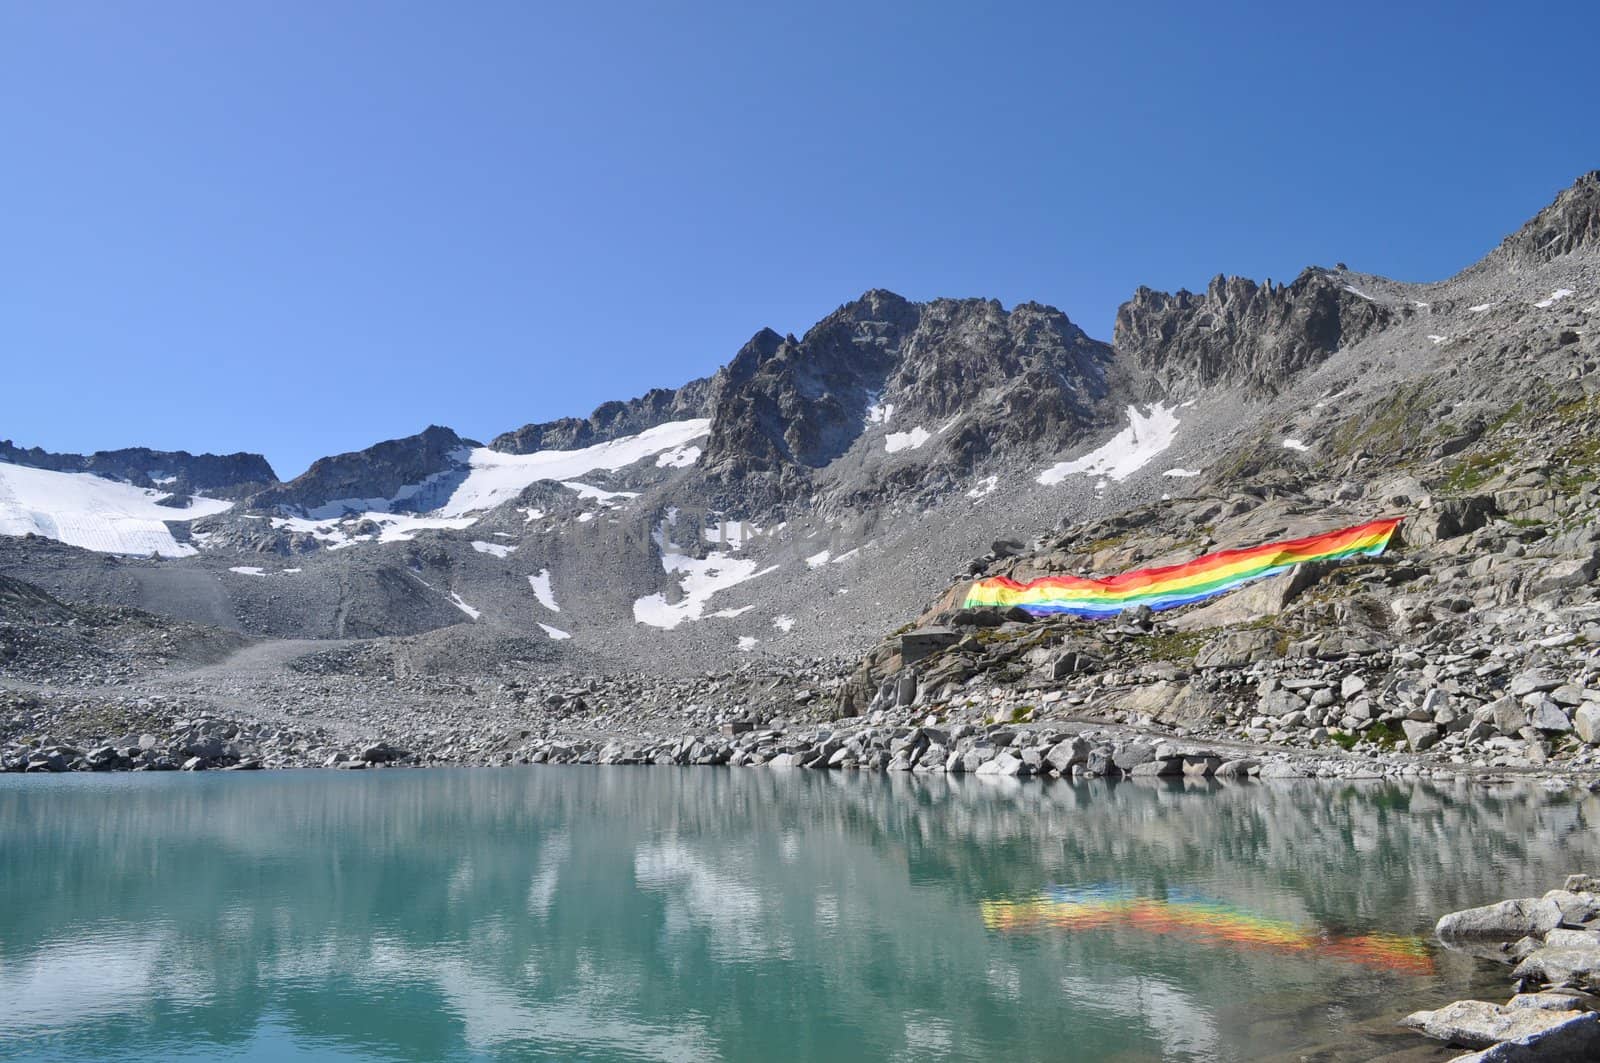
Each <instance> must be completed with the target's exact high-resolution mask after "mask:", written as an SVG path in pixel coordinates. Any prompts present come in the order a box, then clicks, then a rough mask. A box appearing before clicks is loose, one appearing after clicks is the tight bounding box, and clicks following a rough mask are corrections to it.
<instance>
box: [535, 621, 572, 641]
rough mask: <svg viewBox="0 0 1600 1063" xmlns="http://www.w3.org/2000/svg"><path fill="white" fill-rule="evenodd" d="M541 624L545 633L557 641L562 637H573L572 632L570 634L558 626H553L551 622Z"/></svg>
mask: <svg viewBox="0 0 1600 1063" xmlns="http://www.w3.org/2000/svg"><path fill="white" fill-rule="evenodd" d="M539 626H540V627H541V628H543V629H544V633H545V634H546V635H549V636H550V637H551V638H552V639H554V640H556V641H557V642H560V641H561V640H562V639H570V638H571V637H572V635H571V634H569V633H568V632H565V631H562V630H561V629H560V628H558V627H551V626H550V625H549V624H540V625H539Z"/></svg>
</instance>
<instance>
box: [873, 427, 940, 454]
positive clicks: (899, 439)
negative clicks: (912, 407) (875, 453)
mask: <svg viewBox="0 0 1600 1063" xmlns="http://www.w3.org/2000/svg"><path fill="white" fill-rule="evenodd" d="M932 438H933V436H932V435H931V434H930V433H929V432H928V430H927V429H926V428H924V427H922V426H921V425H917V426H916V427H915V428H913V429H911V431H909V432H890V433H889V434H888V435H887V436H885V437H884V438H883V449H885V450H887V451H888V452H889V453H890V454H897V453H899V452H900V451H902V450H916V449H917V448H918V447H920V446H922V444H924V443H926V442H927V441H928V440H930V439H932Z"/></svg>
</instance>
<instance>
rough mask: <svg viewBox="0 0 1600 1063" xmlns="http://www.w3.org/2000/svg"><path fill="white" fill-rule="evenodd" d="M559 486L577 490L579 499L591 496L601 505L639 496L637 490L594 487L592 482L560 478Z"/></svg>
mask: <svg viewBox="0 0 1600 1063" xmlns="http://www.w3.org/2000/svg"><path fill="white" fill-rule="evenodd" d="M561 486H562V487H565V488H567V489H568V490H570V491H576V492H578V497H579V498H581V499H591V498H592V499H594V500H595V501H596V502H599V503H600V504H601V505H607V506H609V505H610V504H611V503H612V502H613V501H615V500H616V499H619V498H638V497H639V492H637V491H607V490H606V489H605V488H603V487H595V486H593V485H592V484H586V483H579V482H578V481H577V480H562V481H561Z"/></svg>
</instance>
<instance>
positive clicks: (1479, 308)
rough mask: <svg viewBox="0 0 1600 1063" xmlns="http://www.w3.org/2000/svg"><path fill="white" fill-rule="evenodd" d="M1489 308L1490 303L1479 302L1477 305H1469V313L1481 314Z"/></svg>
mask: <svg viewBox="0 0 1600 1063" xmlns="http://www.w3.org/2000/svg"><path fill="white" fill-rule="evenodd" d="M1487 309H1489V304H1488V303H1479V304H1478V305H1477V306H1469V307H1467V313H1469V314H1481V313H1483V312H1484V311H1485V310H1487Z"/></svg>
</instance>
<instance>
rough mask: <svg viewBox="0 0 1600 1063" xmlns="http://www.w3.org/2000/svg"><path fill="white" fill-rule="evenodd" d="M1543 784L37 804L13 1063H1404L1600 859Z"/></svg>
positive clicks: (723, 789) (145, 794)
mask: <svg viewBox="0 0 1600 1063" xmlns="http://www.w3.org/2000/svg"><path fill="white" fill-rule="evenodd" d="M1597 822H1600V799H1597V798H1595V797H1591V796H1583V797H1581V798H1579V797H1577V796H1567V797H1552V796H1549V795H1546V794H1544V793H1542V792H1541V791H1539V790H1536V789H1518V790H1510V789H1498V790H1495V789H1482V788H1476V789H1471V788H1466V787H1461V788H1453V787H1443V788H1441V787H1436V786H1430V785H1426V784H1418V785H1414V786H1411V785H1406V786H1401V785H1388V784H1366V785H1360V786H1351V785H1331V784H1316V783H1306V782H1298V783H1287V782H1285V783H1281V784H1270V785H1269V784H1261V785H1250V786H1228V787H1222V786H1217V785H1207V786H1193V785H1191V786H1189V787H1187V788H1186V787H1185V785H1184V784H1182V783H1178V782H1173V783H1170V784H1169V783H1162V784H1158V785H1157V784H1152V785H1143V784H1132V783H1124V784H1121V785H1111V784H1104V783H1098V784H1093V785H1076V786H1074V785H1068V784H1065V783H1055V784H1043V783H1024V784H1018V783H1016V782H1015V781H1014V780H999V779H996V780H989V779H983V780H980V779H961V780H957V781H951V780H946V779H942V778H927V779H924V778H921V777H918V778H912V777H908V776H877V775H870V776H869V775H853V774H843V773H831V774H823V773H815V772H802V771H788V772H776V771H763V770H743V771H728V770H721V769H710V768H698V769H688V770H685V769H674V768H660V769H656V768H529V769H498V770H472V771H454V770H452V771H445V770H440V771H391V772H371V773H364V774H359V775H358V774H348V773H335V772H293V773H270V774H255V775H238V774H233V775H226V776H224V775H217V774H209V775H181V776H180V775H125V776H105V775H101V776H75V777H59V776H58V777H43V778H41V777H34V776H29V777H19V776H5V777H0V1058H5V1059H27V1060H88V1059H95V1060H99V1059H166V1058H194V1059H200V1058H203V1059H212V1058H230V1059H246V1060H268V1059H271V1060H277V1059H348V1060H391V1059H392V1060H433V1059H507V1058H510V1059H515V1058H527V1059H589V1060H645V1059H665V1060H713V1059H725V1060H799V1059H830V1060H849V1059H906V1060H912V1059H918V1060H920V1059H943V1058H950V1059H972V1058H995V1059H999V1058H1004V1059H1008V1060H1028V1059H1052V1060H1060V1059H1069V1060H1072V1059H1084V1060H1089V1059H1093V1060H1128V1061H1131V1060H1160V1059H1165V1060H1211V1059H1224V1060H1235V1059H1284V1060H1288V1059H1300V1058H1313V1059H1318V1060H1343V1059H1368V1058H1372V1057H1374V1056H1376V1055H1380V1054H1382V1053H1384V1052H1392V1051H1401V1050H1407V1051H1410V1052H1412V1053H1413V1054H1409V1055H1407V1056H1406V1058H1407V1059H1431V1058H1441V1059H1442V1058H1447V1057H1448V1056H1449V1055H1450V1053H1449V1052H1447V1051H1440V1052H1438V1053H1437V1055H1434V1054H1431V1053H1432V1050H1431V1049H1429V1048H1427V1047H1426V1046H1425V1044H1424V1043H1423V1042H1422V1041H1421V1040H1420V1039H1419V1038H1416V1037H1415V1036H1414V1035H1410V1034H1404V1033H1399V1032H1397V1031H1395V1030H1394V1029H1393V1026H1392V1024H1393V1020H1394V1019H1395V1018H1396V1017H1397V1016H1398V1015H1400V1014H1403V1013H1404V1012H1405V1011H1407V1010H1410V1009H1411V1008H1414V1007H1424V1006H1434V1005H1436V1004H1438V1003H1441V1002H1443V1001H1445V1000H1448V999H1454V997H1455V996H1458V995H1460V994H1462V993H1464V992H1469V991H1473V990H1477V991H1480V992H1488V993H1491V994H1502V993H1504V992H1505V987H1506V978H1505V974H1504V972H1503V971H1502V970H1501V969H1497V968H1495V967H1493V966H1491V965H1486V964H1484V963H1483V962H1482V961H1474V960H1471V959H1469V958H1467V957H1464V956H1459V955H1455V954H1440V953H1438V952H1437V951H1435V950H1434V949H1433V948H1431V947H1430V946H1429V945H1428V944H1427V943H1426V941H1425V940H1423V939H1418V938H1416V937H1414V935H1419V934H1421V935H1425V934H1426V932H1427V929H1428V928H1429V927H1430V926H1431V925H1432V922H1433V920H1434V918H1435V917H1436V916H1437V915H1438V914H1440V913H1442V912H1444V911H1447V910H1450V909H1452V908H1457V907H1462V906H1466V905H1470V904H1478V903H1484V902H1487V901H1490V900H1495V899H1499V898H1500V897H1503V896H1508V895H1512V894H1516V893H1520V892H1535V891H1542V890H1543V889H1545V888H1548V886H1549V885H1551V884H1559V880H1560V878H1561V877H1562V876H1563V875H1565V874H1566V873H1567V872H1568V871H1571V870H1577V869H1579V868H1581V867H1585V866H1587V867H1589V868H1590V869H1593V868H1595V867H1597V866H1600V832H1597V831H1596V829H1595V828H1596V824H1597Z"/></svg>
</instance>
